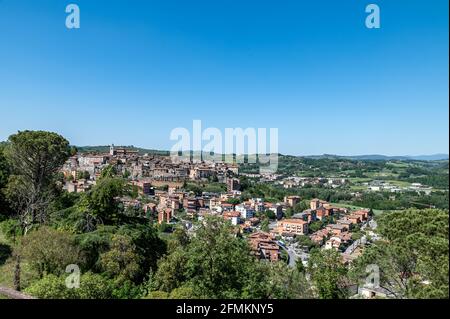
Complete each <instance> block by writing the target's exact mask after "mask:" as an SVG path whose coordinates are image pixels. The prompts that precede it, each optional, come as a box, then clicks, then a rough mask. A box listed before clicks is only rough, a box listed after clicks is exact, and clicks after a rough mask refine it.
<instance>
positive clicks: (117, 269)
mask: <svg viewBox="0 0 450 319" xmlns="http://www.w3.org/2000/svg"><path fill="white" fill-rule="evenodd" d="M100 263H101V265H102V268H103V270H104V271H105V273H106V274H107V275H108V276H110V277H112V278H116V279H118V280H119V281H127V280H130V281H133V280H136V278H137V277H138V275H139V273H140V269H139V255H138V254H137V252H136V247H135V246H134V244H133V243H132V241H131V239H130V238H129V237H127V236H123V235H114V236H113V238H112V241H111V248H110V249H109V251H107V252H105V253H103V254H102V255H101V256H100Z"/></svg>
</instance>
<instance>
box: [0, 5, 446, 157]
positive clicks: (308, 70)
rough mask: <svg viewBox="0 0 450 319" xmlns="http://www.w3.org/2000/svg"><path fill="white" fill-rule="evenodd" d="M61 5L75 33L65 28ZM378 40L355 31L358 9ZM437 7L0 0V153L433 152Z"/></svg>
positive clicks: (442, 120) (441, 65) (437, 132)
mask: <svg viewBox="0 0 450 319" xmlns="http://www.w3.org/2000/svg"><path fill="white" fill-rule="evenodd" d="M70 3H76V4H78V5H79V7H80V10H81V28H80V29H79V30H68V29H67V28H66V27H65V19H66V15H67V14H66V13H65V7H66V5H68V4H70ZM369 3H376V4H378V5H379V7H380V9H381V28H380V29H367V28H366V27H365V18H366V15H367V14H366V13H365V6H366V5H367V4H369ZM448 9H449V8H448V1H447V0H433V1H429V0H394V1H393V0H330V1H324V0H308V1H300V0H295V1H286V0H277V1H275V0H272V1H264V0H242V1H241V0H239V1H237V0H236V1H232V0H228V1H225V0H202V1H198V0H189V1H187V0H183V1H182V0H179V1H174V0H164V1H162V0H161V1H143V0H142V1H138V0H116V1H114V0H110V1H106V0H95V1H94V0H67V1H66V0H40V1H35V0H29V1H24V0H0V140H5V139H6V138H7V137H8V136H9V135H10V134H12V133H14V132H16V131H17V130H24V129H43V130H51V131H56V132H58V133H60V134H62V135H63V136H65V137H66V138H67V139H69V140H70V142H71V143H72V144H75V145H99V144H101V145H107V144H110V143H115V144H116V145H132V144H133V145H136V146H141V147H147V148H155V149H169V148H170V147H171V146H172V145H173V142H172V141H170V139H169V134H170V132H171V130H172V129H173V128H175V127H186V128H191V127H192V120H194V119H199V120H202V124H203V126H204V127H218V128H220V129H223V128H225V127H243V128H246V127H255V128H258V127H262V128H263V127H266V128H269V127H277V128H279V151H280V152H282V153H288V154H293V155H306V154H322V153H333V154H341V155H357V154H374V153H378V154H386V155H418V154H431V153H441V152H444V153H448V144H449V120H448V116H449V108H448V98H449V91H448V85H449V83H448V82H449V80H448V77H449V73H448V67H449V66H448V55H449V51H448V44H449V43H448V36H449V35H448Z"/></svg>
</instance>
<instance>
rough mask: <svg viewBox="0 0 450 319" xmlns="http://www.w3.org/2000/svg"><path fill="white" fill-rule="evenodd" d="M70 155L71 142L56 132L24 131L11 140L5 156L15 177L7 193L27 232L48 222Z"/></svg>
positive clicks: (9, 139)
mask: <svg viewBox="0 0 450 319" xmlns="http://www.w3.org/2000/svg"><path fill="white" fill-rule="evenodd" d="M69 155H70V147H69V142H68V141H67V140H66V139H65V138H63V137H62V136H60V135H58V134H56V133H51V132H44V131H22V132H19V133H17V134H14V135H11V136H10V137H9V138H8V142H7V146H6V149H5V156H6V158H7V160H8V162H9V164H10V167H11V170H12V174H13V175H12V176H11V178H10V183H9V185H8V192H7V194H8V197H9V200H10V202H11V204H12V206H13V208H14V209H15V210H16V212H17V213H18V216H19V220H20V222H21V225H22V227H23V229H24V232H25V233H27V232H28V231H29V230H30V229H31V228H32V227H33V226H34V225H35V224H39V223H43V222H45V221H46V220H47V217H48V216H47V211H46V208H47V207H48V206H49V204H50V203H51V202H52V200H53V199H54V191H55V178H56V174H57V172H58V170H59V169H60V168H61V166H62V165H63V163H64V162H65V161H66V160H67V158H68V157H69Z"/></svg>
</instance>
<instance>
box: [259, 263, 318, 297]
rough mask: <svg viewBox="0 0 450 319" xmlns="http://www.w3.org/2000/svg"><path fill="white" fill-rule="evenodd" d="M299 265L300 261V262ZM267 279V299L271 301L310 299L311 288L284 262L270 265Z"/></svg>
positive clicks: (304, 279) (295, 270)
mask: <svg viewBox="0 0 450 319" xmlns="http://www.w3.org/2000/svg"><path fill="white" fill-rule="evenodd" d="M300 263H301V261H300ZM266 267H267V268H268V273H267V277H266V278H265V282H267V288H266V289H267V294H268V295H267V297H268V298H271V299H305V298H312V297H313V294H312V291H311V287H310V285H309V283H308V282H307V280H306V278H305V275H304V274H303V273H302V272H299V271H298V270H297V269H295V268H292V267H289V266H288V265H287V264H286V263H284V262H275V263H270V264H268V265H267V266H266Z"/></svg>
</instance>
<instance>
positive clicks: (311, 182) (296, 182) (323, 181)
mask: <svg viewBox="0 0 450 319" xmlns="http://www.w3.org/2000/svg"><path fill="white" fill-rule="evenodd" d="M347 182H348V181H347V179H345V178H342V177H298V176H289V177H286V178H283V179H281V180H280V181H277V182H276V183H277V184H280V185H282V186H283V187H284V188H297V187H305V186H321V187H329V188H338V187H341V186H343V185H345V184H346V183H347Z"/></svg>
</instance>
